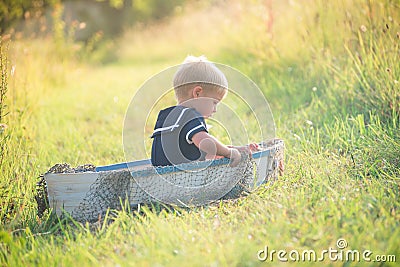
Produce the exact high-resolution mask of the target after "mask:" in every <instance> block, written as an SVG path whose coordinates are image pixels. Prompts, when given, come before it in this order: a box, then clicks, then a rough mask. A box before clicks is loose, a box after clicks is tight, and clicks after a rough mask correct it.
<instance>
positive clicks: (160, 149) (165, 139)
mask: <svg viewBox="0 0 400 267" xmlns="http://www.w3.org/2000/svg"><path fill="white" fill-rule="evenodd" d="M202 131H205V132H207V133H208V130H207V126H206V123H205V120H204V118H203V116H202V115H201V114H200V113H199V112H198V111H197V110H195V109H194V108H188V107H184V106H179V105H178V106H172V107H169V108H166V109H164V110H161V111H160V113H159V114H158V118H157V122H156V125H155V126H154V132H153V134H152V136H151V138H153V144H152V149H151V163H152V164H153V166H170V165H177V164H181V163H187V162H191V161H195V160H204V159H205V155H206V154H205V152H204V151H202V150H200V149H199V148H198V147H196V146H195V145H194V144H193V141H192V137H193V135H195V134H196V133H198V132H202Z"/></svg>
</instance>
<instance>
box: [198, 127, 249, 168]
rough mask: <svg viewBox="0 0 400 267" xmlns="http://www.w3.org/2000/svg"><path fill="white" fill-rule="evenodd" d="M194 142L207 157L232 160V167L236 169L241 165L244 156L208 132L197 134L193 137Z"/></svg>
mask: <svg viewBox="0 0 400 267" xmlns="http://www.w3.org/2000/svg"><path fill="white" fill-rule="evenodd" d="M192 142H193V143H194V144H195V146H197V147H198V148H199V149H201V150H202V151H204V152H205V153H206V154H207V156H223V157H226V158H230V159H231V160H232V161H231V164H230V165H231V166H232V167H235V166H237V165H238V164H239V162H240V160H241V158H242V156H241V154H240V152H239V151H238V150H237V149H236V148H229V147H227V146H225V145H224V144H222V143H221V142H220V141H218V139H217V138H215V137H214V136H212V135H209V134H208V133H207V132H205V131H202V132H198V133H195V134H194V135H193V137H192Z"/></svg>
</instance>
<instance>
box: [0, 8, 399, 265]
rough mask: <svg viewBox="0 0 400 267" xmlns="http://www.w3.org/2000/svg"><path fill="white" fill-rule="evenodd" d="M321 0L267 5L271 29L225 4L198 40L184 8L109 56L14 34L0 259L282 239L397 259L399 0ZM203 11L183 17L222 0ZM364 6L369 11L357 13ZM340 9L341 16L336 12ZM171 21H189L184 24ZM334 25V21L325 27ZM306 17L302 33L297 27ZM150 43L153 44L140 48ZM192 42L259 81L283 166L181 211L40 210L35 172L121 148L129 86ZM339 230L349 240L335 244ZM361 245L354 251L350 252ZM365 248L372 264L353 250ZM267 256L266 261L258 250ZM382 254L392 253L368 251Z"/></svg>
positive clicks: (226, 255) (117, 259)
mask: <svg viewBox="0 0 400 267" xmlns="http://www.w3.org/2000/svg"><path fill="white" fill-rule="evenodd" d="M235 3H236V4H238V3H241V4H242V5H243V3H242V2H240V1H238V2H235ZM324 3H325V2H324V1H313V2H312V3H311V4H309V5H304V6H299V5H297V6H296V5H294V6H293V5H290V4H287V3H285V4H281V5H280V4H276V3H275V5H274V7H275V8H276V9H275V12H276V13H277V14H284V10H286V11H285V12H288V14H289V15H290V14H297V13H298V12H301V13H302V14H306V15H307V16H303V20H301V21H300V22H301V23H300V22H299V21H296V20H294V19H293V20H291V19H290V18H295V17H294V16H289V15H288V16H287V17H285V16H282V18H279V17H278V18H276V21H275V22H274V23H275V26H274V27H276V30H275V33H274V34H275V36H274V37H273V38H272V39H270V38H269V37H268V36H266V35H267V34H266V32H265V24H262V23H264V21H262V20H261V21H260V20H259V19H260V17H257V15H260V14H259V13H258V11H257V10H260V9H258V8H259V6H257V5H255V6H254V8H253V9H251V8H249V9H239V8H238V9H235V8H234V7H230V8H229V9H228V8H226V9H225V11H227V12H228V11H229V13H228V14H229V16H228V17H229V19H230V20H231V23H232V21H235V20H240V19H243V20H241V21H242V22H243V23H241V24H239V23H238V24H235V23H232V24H228V25H226V24H223V23H221V24H218V23H217V24H215V25H222V26H220V27H215V28H212V29H213V30H212V31H211V30H209V31H210V36H209V37H210V38H211V39H212V40H213V41H210V43H209V45H199V44H197V43H196V42H193V41H192V37H193V35H196V34H194V33H196V31H194V32H190V33H188V32H189V31H188V30H189V29H191V28H190V27H191V26H193V25H192V24H190V23H194V22H191V20H190V19H188V17H187V16H178V17H177V18H176V19H175V20H172V22H170V23H171V24H168V25H167V26H160V28H158V27H155V28H154V29H150V30H147V31H145V32H144V33H143V34H141V35H140V34H138V36H136V37H134V38H133V37H131V36H132V35H130V34H129V33H127V35H126V36H125V37H124V38H122V39H121V40H119V41H118V42H117V43H116V44H115V46H114V47H115V51H112V52H113V53H115V55H116V57H117V59H118V60H117V61H115V62H114V63H112V64H107V65H90V64H86V63H82V62H80V63H77V62H76V61H75V60H71V59H69V58H68V57H67V56H65V54H64V52H63V51H64V50H61V52H60V48H55V47H54V46H53V44H52V43H51V42H49V41H48V40H42V41H40V40H37V41H30V42H24V41H18V42H15V43H13V44H12V48H11V51H10V55H9V59H10V63H11V65H14V66H16V68H15V72H14V74H13V76H10V78H9V85H10V91H9V97H8V101H9V102H8V106H9V107H8V108H9V109H10V114H9V115H8V121H7V124H8V125H9V127H8V128H7V134H8V136H9V141H8V143H7V150H6V152H5V158H4V161H3V164H2V166H1V167H2V172H1V182H0V185H1V188H2V202H1V203H2V207H1V219H2V221H1V222H2V223H1V226H0V229H1V232H0V263H1V264H2V265H4V266H32V265H36V266H43V265H50V266H71V265H81V266H96V265H97V266H98V265H100V266H118V265H119V266H258V265H261V266H262V265H267V263H269V264H271V265H272V266H281V265H282V266H283V265H286V264H287V263H286V262H284V261H282V259H281V260H280V259H279V258H278V252H277V251H279V250H283V251H285V252H286V254H285V255H283V254H282V255H280V257H281V258H287V259H288V261H289V262H294V261H296V264H302V265H304V266H309V265H315V266H320V265H331V266H365V265H367V266H379V265H381V266H386V265H392V266H396V263H394V262H390V261H393V260H394V257H395V258H396V260H397V262H398V261H399V260H400V241H399V240H400V227H399V225H400V213H399V208H400V198H399V194H400V193H399V191H400V188H399V178H400V177H399V176H400V175H399V165H400V164H399V160H398V158H399V155H400V141H399V140H400V134H399V130H398V129H399V109H398V107H399V106H398V103H397V102H396V100H398V99H399V83H398V81H399V74H400V66H399V65H398V62H399V60H398V59H399V54H398V48H399V45H398V42H399V41H398V39H395V38H396V32H397V31H398V25H399V20H398V19H399V18H398V15H396V14H399V12H397V11H398V10H399V6H398V5H396V4H393V3H392V2H390V1H379V2H378V3H376V5H368V3H367V2H364V1H355V2H354V3H352V2H351V1H349V2H347V1H344V2H343V3H341V4H335V3H331V4H326V5H328V6H324V5H325V4H324ZM232 6H234V5H232ZM236 7H237V6H236ZM203 8H205V9H204V10H203V11H201V10H200V11H198V13H195V14H193V16H195V17H202V16H206V14H216V13H214V12H216V10H217V11H218V10H220V9H218V8H221V7H216V8H214V7H203ZM368 8H370V10H374V14H375V17H373V19H372V17H371V16H369V15H368V14H369V13H368V12H365V13H362V12H361V13H360V12H359V10H367V11H368V10H369V9H368ZM239 11H240V12H239ZM346 12H347V13H346ZM316 13H318V14H321V15H319V16H318V19H319V21H318V23H317V22H314V19H315V18H316V17H315V16H314V15H315V14H316ZM349 14H350V15H349ZM308 17H310V21H311V22H310V21H308V20H307V18H308ZM389 17H390V19H389ZM211 18H212V19H211ZM325 18H326V19H325ZM334 18H337V19H334ZM343 18H346V20H348V22H346V23H344V24H343V25H344V26H343V25H342V24H340V23H339V22H338V21H341V22H342V21H343V20H342V19H343ZM182 20H183V21H184V22H185V23H181V24H180V23H178V22H182ZM214 20H216V18H215V17H214V16H211V17H210V20H207V21H208V22H205V24H206V26H207V25H208V24H207V23H211V22H209V21H214ZM217 22H218V21H217ZM261 22H262V23H261ZM350 22H351V23H350ZM213 23H214V22H213ZM385 24H387V26H386V25H385ZM171 25H172V26H171ZM177 25H183V26H180V27H181V28H179V29H180V30H179V31H178V30H176V29H177V28H176V27H177ZM188 25H189V26H188ZM212 25H214V24H212ZM232 25H234V28H233V29H231V30H229V28H230V27H233V26H232ZM238 25H241V26H238ZM288 25H289V26H291V27H288ZM338 25H342V26H338ZM362 25H364V27H366V28H367V31H364V28H360V27H361V26H362ZM206 26H204V25H203V26H202V27H199V29H197V30H198V33H199V34H200V33H203V35H202V36H203V37H204V38H205V40H207V35H205V33H207V29H211V28H207V27H206ZM208 26H210V25H208ZM185 27H188V28H185ZM296 27H298V28H296ZM337 27H343V28H340V31H339V30H337V31H335V32H334V31H333V29H336V28H337ZM387 27H388V28H389V29H388V28H387ZM396 27H397V28H396ZM382 28H383V29H385V28H386V33H384V32H383V31H382ZM216 29H220V32H218V31H217V32H215V31H216ZM250 29H251V31H250ZM279 29H285V31H279ZM302 30H304V32H303V31H302ZM306 30H307V31H308V34H309V37H310V38H304V37H302V36H301V33H305V32H307V31H306ZM202 31H203V32H202ZM251 32H252V34H251ZM154 33H157V35H154V36H152V34H154ZM178 33H179V34H180V35H176V34H178ZM218 33H220V34H218ZM261 33H262V34H261ZM278 33H279V34H278ZM174 34H175V35H176V36H175V37H176V38H172V39H171V36H174ZM388 36H391V37H390V38H389V37H388ZM185 37H187V38H185ZM311 37H313V38H311ZM130 38H133V39H130ZM291 38H292V39H291ZM249 40H250V41H249ZM249 43H250V44H249ZM294 43H296V44H298V45H297V46H293V44H294ZM146 44H148V47H149V48H152V50H151V49H150V50H151V51H147V52H146V53H143V52H142V51H143V50H140V49H143V47H146ZM345 47H346V48H347V49H346V48H345ZM44 48H46V49H44ZM393 50H394V52H393ZM371 51H375V52H374V53H372V52H371ZM390 51H392V52H390ZM396 51H397V52H396ZM189 53H193V54H203V53H204V54H206V55H210V59H212V60H215V61H217V62H221V63H227V64H230V65H232V66H233V67H236V68H238V69H239V70H241V71H243V72H244V73H246V74H247V75H249V76H250V77H251V78H252V79H254V80H255V82H256V83H257V84H258V85H259V86H260V87H261V88H262V90H263V92H264V93H265V95H266V97H267V99H268V100H269V102H270V104H271V106H272V109H273V112H274V116H275V120H276V124H277V136H279V137H281V138H283V139H284V140H285V144H286V158H285V162H286V170H285V175H284V176H283V177H281V178H280V180H278V181H277V182H275V183H274V184H267V185H265V186H262V187H260V188H259V189H258V190H257V191H256V192H254V193H253V194H251V195H249V196H248V197H246V198H243V199H239V200H237V201H230V202H218V203H216V204H213V205H210V206H206V207H198V208H194V209H191V210H181V209H177V210H175V211H168V210H161V211H160V210H159V209H156V210H149V209H147V208H143V209H142V210H140V212H137V211H130V210H127V209H124V210H123V211H121V212H118V213H117V215H118V216H116V217H110V218H108V219H107V220H106V222H104V223H99V224H95V225H81V224H78V223H76V222H73V221H70V220H66V221H61V222H58V221H54V220H53V219H51V218H49V217H48V216H45V217H43V218H38V217H37V216H36V210H35V209H36V206H35V202H34V191H33V189H34V184H35V181H36V177H37V176H38V175H39V174H40V173H43V172H45V171H46V170H47V169H48V168H49V167H50V166H52V165H53V164H55V163H61V162H68V163H70V164H71V165H74V166H75V165H78V164H83V163H93V164H95V165H102V164H109V163H114V162H121V161H124V154H123V147H122V136H121V134H122V125H123V119H124V115H125V111H126V108H127V105H128V104H129V102H130V100H131V98H132V96H133V94H134V92H135V90H137V88H138V87H139V86H140V85H141V84H142V83H143V82H144V81H145V80H146V79H147V78H149V77H150V76H151V75H154V74H156V73H157V72H159V71H161V70H163V69H164V68H166V67H169V66H171V65H174V64H178V63H179V62H180V61H181V60H182V59H183V58H184V57H185V56H186V55H187V54H189ZM379 53H382V55H381V56H379ZM383 54H384V55H383ZM166 55H170V57H169V56H166ZM354 55H355V56H354ZM388 68H389V69H390V72H391V74H390V75H389V74H388V71H387V69H388ZM396 81H397V82H396ZM387 92H390V94H389V95H386V94H387ZM391 99H394V100H395V101H392V102H391ZM396 105H397V106H396ZM378 107H379V108H378ZM338 240H340V241H341V243H340V244H343V242H344V240H345V241H346V243H347V246H346V247H345V248H344V249H342V250H341V249H339V248H338V244H337V242H338ZM267 248H268V253H267V251H266V249H267ZM272 250H274V251H275V252H273V253H272V258H271V254H270V253H271V251H272ZM324 250H328V251H331V252H330V253H332V250H338V251H340V253H338V254H340V255H343V257H342V258H338V254H336V253H335V252H333V254H328V253H324ZM355 250H357V251H358V252H360V254H359V255H360V262H358V261H357V258H352V257H353V256H354V255H353V254H352V251H355ZM260 251H261V252H260ZM311 251H315V253H316V254H315V255H316V258H315V260H314V258H313V255H312V252H311ZM348 251H350V252H351V253H350V254H351V255H350V256H349V257H350V258H349V259H348V260H347V259H346V256H348V255H349V254H348V253H347V252H348ZM365 251H367V255H364V256H367V258H369V259H370V260H371V261H367V260H368V259H366V258H362V257H363V253H364V252H365ZM368 251H371V253H368ZM296 252H298V254H296ZM304 252H306V253H305V254H304ZM310 253H311V254H310ZM346 253H347V254H346ZM266 255H268V258H267V259H266V260H265V262H263V261H260V260H259V259H258V256H261V258H262V257H263V256H264V257H265V256H266ZM303 255H305V257H306V260H304V261H303V260H302V256H303ZM379 255H383V256H384V257H385V258H384V259H385V261H386V262H384V263H383V262H378V260H382V259H383V258H382V257H380V258H378V257H377V256H379ZM297 256H298V258H297ZM308 256H309V257H311V259H308V258H307V257H308ZM322 257H323V259H322ZM354 257H356V256H354ZM318 259H320V261H318ZM271 261H272V263H271Z"/></svg>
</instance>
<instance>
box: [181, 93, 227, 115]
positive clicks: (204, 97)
mask: <svg viewBox="0 0 400 267" xmlns="http://www.w3.org/2000/svg"><path fill="white" fill-rule="evenodd" d="M200 88H201V87H200ZM225 95H226V91H224V92H223V93H221V92H218V91H217V90H207V91H205V90H203V89H202V88H201V90H197V91H194V93H193V98H192V99H189V100H188V101H187V102H186V103H184V105H185V106H190V107H192V108H194V109H196V110H197V111H198V112H199V113H200V114H201V115H202V116H203V117H204V118H209V117H211V116H212V115H213V114H214V113H215V112H217V106H218V104H219V103H220V102H221V100H222V99H223V98H224V97H225Z"/></svg>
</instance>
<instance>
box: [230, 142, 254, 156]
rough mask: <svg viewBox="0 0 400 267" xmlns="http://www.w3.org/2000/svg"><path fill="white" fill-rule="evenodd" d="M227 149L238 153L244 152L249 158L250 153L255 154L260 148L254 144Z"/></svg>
mask: <svg viewBox="0 0 400 267" xmlns="http://www.w3.org/2000/svg"><path fill="white" fill-rule="evenodd" d="M228 147H229V148H236V149H237V150H239V151H240V152H245V153H246V154H249V155H250V157H251V153H252V152H256V151H258V150H260V147H259V146H258V144H256V143H252V144H249V145H247V146H228Z"/></svg>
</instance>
